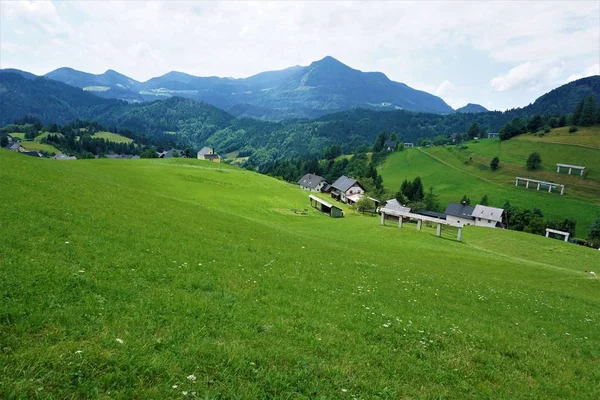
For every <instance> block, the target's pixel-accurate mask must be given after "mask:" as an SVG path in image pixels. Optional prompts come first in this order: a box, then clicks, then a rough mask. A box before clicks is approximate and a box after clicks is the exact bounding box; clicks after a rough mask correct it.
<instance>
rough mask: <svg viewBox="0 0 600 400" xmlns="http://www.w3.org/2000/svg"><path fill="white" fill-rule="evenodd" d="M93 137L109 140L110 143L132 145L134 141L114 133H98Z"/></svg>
mask: <svg viewBox="0 0 600 400" xmlns="http://www.w3.org/2000/svg"><path fill="white" fill-rule="evenodd" d="M92 137H93V138H94V139H105V140H108V141H109V142H115V143H128V144H129V143H132V142H133V139H131V138H128V137H126V136H123V135H119V134H118V133H112V132H96V133H94V134H93V135H92Z"/></svg>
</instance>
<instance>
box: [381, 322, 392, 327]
mask: <svg viewBox="0 0 600 400" xmlns="http://www.w3.org/2000/svg"><path fill="white" fill-rule="evenodd" d="M391 325H392V324H390V323H387V324H383V327H384V328H389V327H390V326H391Z"/></svg>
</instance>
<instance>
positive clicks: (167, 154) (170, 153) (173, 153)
mask: <svg viewBox="0 0 600 400" xmlns="http://www.w3.org/2000/svg"><path fill="white" fill-rule="evenodd" d="M156 155H157V156H158V158H171V157H183V155H184V152H183V150H179V149H171V150H165V151H161V152H156Z"/></svg>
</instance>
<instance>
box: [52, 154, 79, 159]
mask: <svg viewBox="0 0 600 400" xmlns="http://www.w3.org/2000/svg"><path fill="white" fill-rule="evenodd" d="M52 158H54V159H55V160H77V157H75V156H68V155H66V154H64V153H58V154H56V155H55V156H54V157H52Z"/></svg>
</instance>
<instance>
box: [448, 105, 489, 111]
mask: <svg viewBox="0 0 600 400" xmlns="http://www.w3.org/2000/svg"><path fill="white" fill-rule="evenodd" d="M486 111H489V110H488V109H487V108H485V107H484V106H482V105H479V104H473V103H469V104H467V105H466V106H464V107H460V108H457V109H456V110H455V112H457V113H480V112H486Z"/></svg>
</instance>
